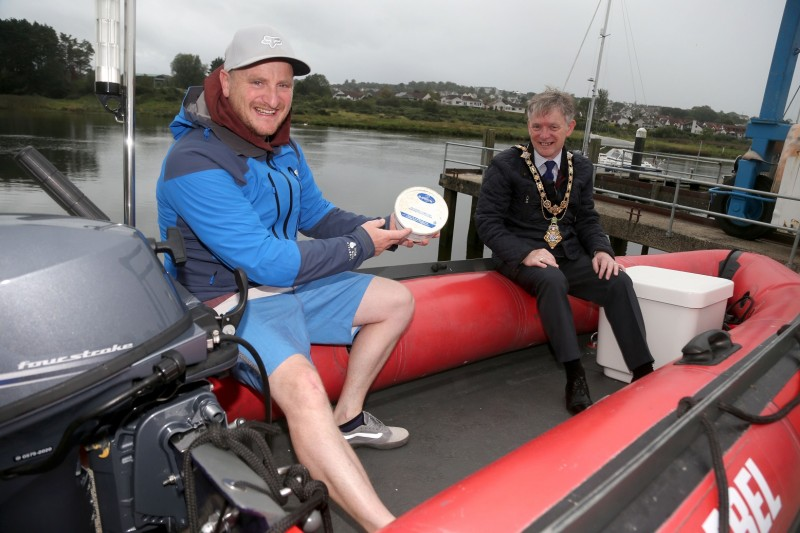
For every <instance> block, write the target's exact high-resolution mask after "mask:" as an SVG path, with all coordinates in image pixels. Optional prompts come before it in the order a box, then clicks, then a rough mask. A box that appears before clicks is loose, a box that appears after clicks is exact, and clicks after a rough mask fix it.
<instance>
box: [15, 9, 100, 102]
mask: <svg viewBox="0 0 800 533" xmlns="http://www.w3.org/2000/svg"><path fill="white" fill-rule="evenodd" d="M93 57H94V48H93V47H92V45H91V43H89V41H85V40H84V41H78V40H77V39H75V38H74V37H72V36H70V35H67V34H64V33H56V31H55V30H54V29H53V28H51V27H50V26H47V25H44V24H39V23H37V22H34V23H30V22H28V21H27V20H17V19H6V20H4V19H0V93H2V94H36V95H41V96H47V97H49V98H66V97H70V96H79V95H83V94H87V93H92V92H93V91H94V71H93V67H92V59H93Z"/></svg>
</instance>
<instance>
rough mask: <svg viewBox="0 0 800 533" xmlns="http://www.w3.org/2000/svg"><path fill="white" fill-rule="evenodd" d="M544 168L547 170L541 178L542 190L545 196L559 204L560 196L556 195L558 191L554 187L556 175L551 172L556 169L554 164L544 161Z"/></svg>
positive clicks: (553, 162)
mask: <svg viewBox="0 0 800 533" xmlns="http://www.w3.org/2000/svg"><path fill="white" fill-rule="evenodd" d="M544 166H545V167H547V170H545V171H544V175H543V176H542V184H543V185H544V190H545V192H546V193H547V195H548V196H549V197H550V198H551V200H555V201H556V202H559V201H561V195H560V194H558V190H557V189H556V187H555V182H556V175H555V173H554V172H553V170H554V169H555V168H556V162H555V161H545V162H544Z"/></svg>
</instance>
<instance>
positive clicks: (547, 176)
mask: <svg viewBox="0 0 800 533" xmlns="http://www.w3.org/2000/svg"><path fill="white" fill-rule="evenodd" d="M544 166H545V167H547V170H545V171H544V176H542V181H544V183H553V182H554V181H555V180H556V175H555V174H553V169H554V168H556V162H555V161H545V162H544Z"/></svg>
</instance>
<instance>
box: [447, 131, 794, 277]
mask: <svg viewBox="0 0 800 533" xmlns="http://www.w3.org/2000/svg"><path fill="white" fill-rule="evenodd" d="M451 147H460V148H466V149H468V150H474V151H475V153H477V154H478V159H479V160H480V159H481V156H482V155H483V154H484V153H485V152H486V151H491V152H493V153H496V152H501V151H502V149H498V148H494V147H488V146H479V145H475V144H464V143H457V142H446V143H445V153H444V160H443V162H442V174H445V173H446V172H447V166H448V163H450V164H457V165H466V166H468V167H469V168H475V169H476V171H478V170H479V171H480V172H483V171H484V170H485V169H486V168H487V165H484V164H481V163H479V162H478V163H475V162H473V161H465V160H462V159H454V158H453V157H455V156H453V157H451V156H449V152H450V148H451ZM674 157H675V158H676V159H683V160H686V161H698V160H699V159H698V158H688V157H683V156H674ZM705 161H713V162H714V163H718V164H719V165H720V166H719V169H720V171H719V173H718V174H717V175H716V176H709V175H702V174H697V173H694V172H693V171H690V172H675V173H668V172H664V171H660V172H649V171H646V170H641V169H630V168H622V167H617V168H619V170H620V171H622V172H621V173H626V174H627V173H631V172H633V173H635V174H636V175H637V176H639V177H646V178H649V179H651V180H653V181H661V182H662V183H664V184H666V183H667V182H669V183H670V184H671V185H674V194H673V198H672V201H671V202H664V201H661V200H657V199H654V198H651V197H646V196H638V195H635V194H628V193H624V192H620V191H614V190H610V189H603V188H599V187H596V188H595V193H599V194H602V195H608V196H611V197H618V198H623V199H629V200H633V201H636V202H642V203H645V204H648V205H655V206H660V207H665V208H667V209H669V210H670V215H669V219H668V223H667V228H668V229H667V236H668V237H671V236H672V235H673V233H672V229H673V226H674V224H675V219H676V215H677V213H678V212H684V213H692V214H695V215H704V216H706V217H709V216H711V217H712V218H717V217H719V218H725V219H728V220H732V221H738V222H743V223H746V224H753V225H757V226H763V227H768V228H772V229H774V230H780V231H783V232H788V233H789V234H793V235H794V240H793V243H792V248H791V251H790V253H789V259H788V261H787V263H786V266H788V267H790V268H794V266H795V259H796V257H797V252H798V248H800V227H784V226H779V225H776V224H771V223H767V222H761V221H759V220H752V219H747V218H741V217H737V216H731V215H728V214H723V213H718V212H715V211H709V210H707V209H700V208H697V207H692V206H690V205H682V204H681V203H680V193H681V189H682V187H681V186H682V185H689V186H691V185H698V186H700V187H708V186H709V185H710V184H714V187H717V188H720V189H725V190H731V191H739V192H742V193H747V194H755V195H757V196H760V197H764V198H769V199H771V200H775V201H777V200H778V199H785V200H789V201H794V202H800V198H798V197H795V196H788V195H784V194H776V193H771V192H765V191H758V190H754V189H747V188H743V187H736V186H733V185H725V184H723V183H721V181H722V179H721V178H722V177H723V174H722V168H723V165H724V164H726V162H725V161H724V160H711V159H706V160H705ZM594 167H595V171H597V169H598V168H606V167H608V165H603V164H599V163H594ZM709 178H711V179H709Z"/></svg>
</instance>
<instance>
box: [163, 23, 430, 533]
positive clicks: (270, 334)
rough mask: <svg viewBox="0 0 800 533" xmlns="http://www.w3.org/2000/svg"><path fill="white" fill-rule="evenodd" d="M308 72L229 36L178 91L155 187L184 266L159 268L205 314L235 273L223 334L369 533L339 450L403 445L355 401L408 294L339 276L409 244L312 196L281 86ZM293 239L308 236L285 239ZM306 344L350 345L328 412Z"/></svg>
mask: <svg viewBox="0 0 800 533" xmlns="http://www.w3.org/2000/svg"><path fill="white" fill-rule="evenodd" d="M309 72H310V68H309V67H308V65H307V64H306V63H305V62H304V61H302V60H300V59H298V57H297V56H296V55H295V53H294V51H293V50H292V48H291V47H290V45H289V43H288V42H287V41H286V39H285V38H284V37H283V36H282V35H280V34H279V33H278V32H276V31H275V30H273V29H271V28H268V27H265V26H259V27H253V28H246V29H243V30H240V31H239V32H237V33H236V34H235V36H234V38H233V41H232V42H231V44H230V45H229V46H228V48H227V50H226V52H225V63H224V65H223V66H222V67H220V68H219V69H217V70H215V71H214V72H212V73H211V74H210V75H209V76H208V78H207V79H206V80H205V82H204V85H203V87H194V88H190V89H189V91H188V92H187V94H186V97H185V99H184V103H183V106H182V109H181V111H180V113H179V114H178V115H177V116H176V118H175V120H174V121H173V123H172V124H171V126H170V127H171V129H172V131H173V134H174V136H175V139H176V141H175V143H174V144H173V146H172V147H171V148H170V151H169V153H168V154H167V157H166V158H165V161H164V165H163V168H162V172H161V176H160V178H159V180H158V184H157V189H156V195H157V199H158V210H159V226H160V228H161V233H162V237H166V229H167V228H168V227H171V226H176V227H178V228H179V229H180V231H181V233H182V234H183V238H184V240H185V243H186V251H187V261H186V263H185V264H182V265H175V264H173V263H172V261H171V260H170V259H169V258H168V259H167V261H166V267H167V269H168V271H169V272H170V273H171V274H173V275H174V276H175V277H176V278H177V279H178V280H179V281H180V282H181V283H182V284H183V285H184V286H186V287H187V288H188V289H189V290H190V291H191V292H192V293H193V294H194V295H195V296H197V297H198V298H199V299H200V300H203V301H206V302H211V303H210V305H212V306H213V307H215V309H217V310H218V311H219V312H225V311H227V310H228V309H230V308H231V307H233V304H234V303H235V301H236V296H233V297H230V296H231V294H232V293H235V292H236V284H235V280H234V276H233V272H234V270H235V269H236V268H238V267H241V268H243V269H244V271H245V272H246V273H247V275H248V278H249V281H250V287H251V288H250V289H249V291H248V299H249V301H248V306H247V311H246V312H245V315H244V317H243V319H242V322H241V324H240V326H239V329H238V331H237V334H238V335H240V336H242V337H244V338H245V339H247V340H248V341H249V342H250V343H251V344H252V345H253V346H254V348H255V350H256V351H257V352H258V355H257V356H258V357H260V358H261V360H262V361H263V363H264V366H265V367H266V369H267V373H268V374H269V387H270V393H271V395H272V398H273V399H274V400H275V402H276V403H277V404H278V406H279V407H280V408H281V410H282V411H283V413H284V414H285V415H286V420H287V422H288V426H289V432H290V435H291V439H292V443H293V446H294V449H295V452H296V454H297V457H298V459H299V460H300V462H301V463H303V464H304V465H305V466H306V467H307V468H308V469H309V471H310V472H311V474H312V476H314V477H315V478H316V479H319V480H322V481H324V482H325V483H326V485H327V486H328V489H329V490H330V493H331V496H332V497H333V498H334V500H335V501H336V502H337V503H338V504H339V505H341V506H342V508H343V509H344V510H345V511H346V512H347V513H348V514H350V516H352V517H353V518H354V519H355V520H356V521H357V522H359V524H361V525H362V526H363V527H364V528H365V529H366V530H375V529H378V528H380V527H382V526H385V525H386V524H388V523H389V522H391V521H392V520H393V519H394V517H393V515H392V514H391V513H390V512H389V510H388V509H387V508H386V507H385V506H384V505H383V503H382V502H381V501H380V499H379V498H378V496H377V494H376V493H375V491H374V489H373V487H372V485H371V483H370V481H369V479H368V477H367V474H366V472H365V471H364V468H363V467H362V465H361V463H360V461H359V460H358V457H357V456H356V455H355V453H354V452H353V450H352V447H355V446H371V447H375V448H394V447H397V446H402V445H403V444H405V443H406V441H407V440H408V432H407V431H406V430H405V429H403V428H399V427H389V426H386V425H384V424H383V423H381V422H380V421H379V420H378V419H377V418H375V417H374V416H372V415H371V414H370V413H367V412H365V411H363V403H364V399H365V397H366V394H367V392H368V390H369V387H370V385H371V384H372V382H373V381H374V379H375V377H376V376H377V374H378V372H379V371H380V370H381V368H382V367H383V365H384V363H385V362H386V359H387V358H388V357H389V354H390V353H391V351H392V349H393V348H394V346H395V344H396V343H397V340H398V339H399V337H400V335H401V334H402V333H403V331H404V330H405V328H406V326H407V325H408V323H409V322H410V320H411V316H412V314H413V311H414V300H413V297H412V295H411V293H410V292H409V291H408V290H407V289H406V288H405V287H404V286H403V285H401V284H399V283H397V282H395V281H391V280H388V279H384V278H379V277H374V276H370V275H365V274H360V273H355V272H353V270H355V269H356V268H357V267H358V266H359V265H361V263H362V262H363V261H364V260H366V259H368V258H370V257H372V256H375V255H378V254H380V253H381V252H383V251H385V250H387V249H390V248H391V249H394V247H396V246H398V245H402V246H407V247H411V246H413V245H414V243H413V242H412V241H410V240H409V239H408V238H407V237H408V235H409V233H410V230H408V229H403V230H398V229H397V228H396V225H395V221H394V215H389V216H387V217H385V218H374V217H373V218H370V217H366V216H361V215H356V214H353V213H349V212H347V211H343V210H341V209H339V208H337V207H335V206H334V205H332V204H331V203H330V202H328V201H327V200H326V199H325V198H324V197H323V195H322V192H321V191H320V190H319V188H318V187H317V185H316V183H315V182H314V178H313V176H312V173H311V170H310V169H309V167H308V164H307V162H306V159H305V157H304V155H303V151H302V150H301V148H300V147H299V146H298V145H297V144H296V143H295V142H294V141H293V140H292V139H291V138H290V136H289V130H290V122H291V106H292V88H293V83H294V81H293V78H294V76H303V75H306V74H308V73H309ZM298 233H302V234H304V235H306V236H307V237H310V238H309V239H302V240H298V238H297V236H298ZM422 244H427V241H423V242H422ZM312 343H318V344H352V349H351V351H350V358H349V361H348V366H347V375H346V378H345V381H344V387H343V390H342V392H341V395H340V397H339V400H338V402H337V403H336V406H335V409H331V406H330V402H329V400H328V397H327V394H326V392H325V388H324V386H323V384H322V381H321V379H320V376H319V374H318V373H317V371H316V369H315V368H314V366H313V364H312V362H311V358H310V345H311V344H312ZM254 356H255V354H246V355H245V356H243V357H242V360H241V361H240V363H239V364H238V365H237V367H236V370H235V372H236V374H237V376H238V377H239V379H241V380H242V381H244V382H246V383H248V384H250V385H252V386H254V387H260V379H259V374H258V372H257V371H255V370H254V368H255V364H254V361H253V360H252V359H251V357H254Z"/></svg>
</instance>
